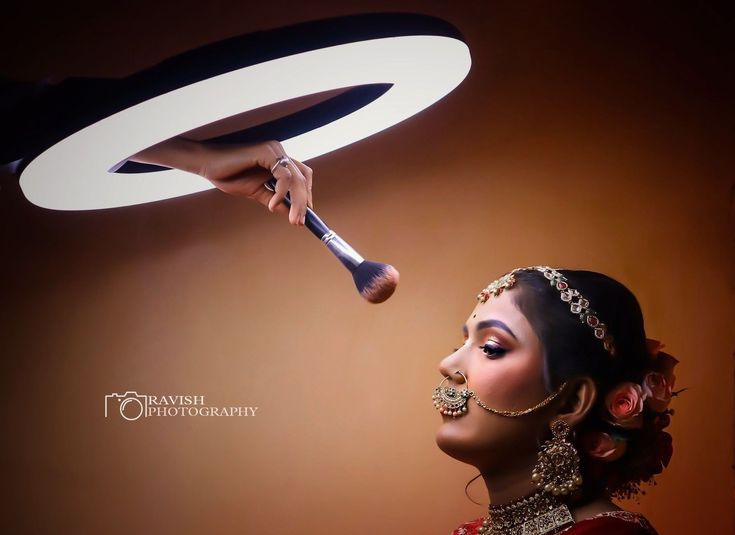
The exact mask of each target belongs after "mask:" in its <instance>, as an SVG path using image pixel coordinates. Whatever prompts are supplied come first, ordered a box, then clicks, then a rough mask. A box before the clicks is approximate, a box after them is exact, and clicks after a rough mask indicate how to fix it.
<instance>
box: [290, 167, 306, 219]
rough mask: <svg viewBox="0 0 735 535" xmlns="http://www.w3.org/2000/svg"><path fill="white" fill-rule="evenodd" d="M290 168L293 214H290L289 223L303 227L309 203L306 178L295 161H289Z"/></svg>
mask: <svg viewBox="0 0 735 535" xmlns="http://www.w3.org/2000/svg"><path fill="white" fill-rule="evenodd" d="M288 168H289V169H290V170H291V183H290V184H289V190H290V193H291V195H290V198H291V213H290V214H289V221H290V222H291V223H292V224H297V225H303V224H304V223H305V222H306V206H307V202H308V192H307V185H306V183H307V181H306V177H304V175H303V174H302V173H301V170H300V169H299V168H298V166H297V165H296V164H295V163H294V161H293V160H289V165H288Z"/></svg>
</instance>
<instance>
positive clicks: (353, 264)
mask: <svg viewBox="0 0 735 535" xmlns="http://www.w3.org/2000/svg"><path fill="white" fill-rule="evenodd" d="M322 241H323V242H324V245H326V246H327V248H328V249H329V250H330V251H332V254H334V256H336V257H337V258H338V259H339V261H340V262H342V264H343V265H344V266H345V267H346V268H347V269H349V270H350V271H354V270H355V268H357V266H359V265H360V264H362V263H363V262H364V261H365V259H364V258H363V257H362V256H360V253H358V252H357V251H355V250H354V249H353V248H352V247H351V246H350V244H349V243H347V242H346V241H344V240H343V239H342V238H340V237H339V235H338V234H337V233H336V232H334V231H333V230H330V231H329V232H327V233H326V234H325V235H324V236H322Z"/></svg>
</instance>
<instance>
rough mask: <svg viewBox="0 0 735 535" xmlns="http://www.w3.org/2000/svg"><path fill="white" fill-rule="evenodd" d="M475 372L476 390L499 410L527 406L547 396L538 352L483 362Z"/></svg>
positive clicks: (491, 405) (486, 401) (473, 385)
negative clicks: (536, 353)
mask: <svg viewBox="0 0 735 535" xmlns="http://www.w3.org/2000/svg"><path fill="white" fill-rule="evenodd" d="M474 375H475V377H476V380H475V381H474V384H472V389H473V390H474V391H475V393H477V395H478V396H479V397H480V399H482V401H484V402H485V404H487V405H489V406H490V407H493V408H495V409H501V410H522V409H527V408H529V407H532V406H533V405H535V404H536V403H538V402H539V401H541V400H542V399H543V398H545V397H546V395H547V394H546V391H545V389H544V381H543V368H542V363H541V359H540V358H539V357H538V355H535V354H531V353H525V354H515V355H512V356H506V357H503V358H502V359H498V360H495V361H489V362H486V363H483V364H482V365H481V366H478V367H477V369H476V371H475V374H474Z"/></svg>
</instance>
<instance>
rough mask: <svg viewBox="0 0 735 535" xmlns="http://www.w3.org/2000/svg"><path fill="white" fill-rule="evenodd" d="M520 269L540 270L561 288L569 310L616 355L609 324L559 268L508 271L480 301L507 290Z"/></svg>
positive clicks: (481, 293) (531, 269) (555, 285)
mask: <svg viewBox="0 0 735 535" xmlns="http://www.w3.org/2000/svg"><path fill="white" fill-rule="evenodd" d="M519 271H540V272H541V273H543V275H544V277H546V278H547V279H548V280H549V284H550V285H551V286H553V287H554V288H556V289H557V290H559V297H560V298H561V300H562V301H564V302H565V303H568V304H569V310H570V312H572V314H576V315H577V316H579V321H581V322H582V323H583V324H585V325H587V326H588V327H590V328H592V330H593V332H594V334H595V338H597V339H599V340H602V344H603V346H604V347H605V350H606V351H607V352H608V353H610V354H611V355H615V344H614V343H613V337H612V335H610V334H609V333H608V332H607V326H606V325H605V324H604V323H602V322H601V321H600V319H599V318H598V316H597V312H595V311H594V310H593V309H591V308H590V302H589V300H587V299H586V298H585V297H583V296H582V294H580V293H579V290H576V289H574V288H570V287H569V282H568V280H567V278H566V277H565V276H564V275H562V274H561V273H559V271H558V270H556V269H554V268H550V267H548V266H529V267H524V268H516V269H514V270H513V271H511V272H510V273H506V274H505V275H503V276H502V277H500V278H499V279H497V280H494V281H493V282H491V283H490V284H489V285H488V286H487V287H486V288H484V289H483V290H482V291H481V292H480V293H479V294H477V300H478V301H480V303H484V302H485V301H487V300H488V299H489V298H490V296H491V295H493V296H495V297H497V296H499V295H500V294H501V293H502V292H503V290H507V289H509V288H511V287H513V285H514V284H515V283H516V278H515V274H516V273H518V272H519Z"/></svg>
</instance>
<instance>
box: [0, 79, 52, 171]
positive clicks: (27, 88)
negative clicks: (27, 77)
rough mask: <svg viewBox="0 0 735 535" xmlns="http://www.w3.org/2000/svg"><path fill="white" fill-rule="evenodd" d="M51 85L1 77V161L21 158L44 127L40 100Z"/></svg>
mask: <svg viewBox="0 0 735 535" xmlns="http://www.w3.org/2000/svg"><path fill="white" fill-rule="evenodd" d="M49 87H51V84H50V83H48V82H43V81H42V82H16V81H13V80H8V79H7V78H0V164H7V163H10V162H14V161H16V160H20V159H21V158H23V157H24V156H25V154H26V151H27V148H28V147H29V146H30V145H32V139H33V138H34V132H36V131H38V130H39V128H40V119H39V111H40V106H39V103H40V102H41V101H42V100H43V98H44V95H45V94H46V93H47V91H48V88H49Z"/></svg>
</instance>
